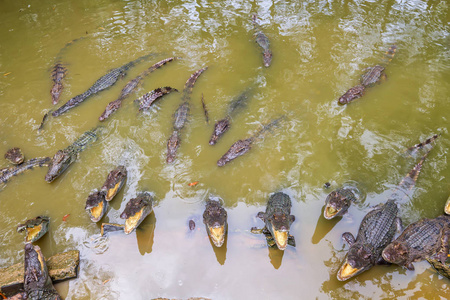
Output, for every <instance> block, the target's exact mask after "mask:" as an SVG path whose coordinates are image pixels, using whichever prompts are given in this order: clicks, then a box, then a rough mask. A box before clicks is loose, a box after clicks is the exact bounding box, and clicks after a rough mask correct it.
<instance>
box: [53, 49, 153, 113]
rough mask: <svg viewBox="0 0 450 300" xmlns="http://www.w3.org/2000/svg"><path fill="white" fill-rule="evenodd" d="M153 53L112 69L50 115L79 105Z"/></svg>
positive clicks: (113, 82) (111, 84)
mask: <svg viewBox="0 0 450 300" xmlns="http://www.w3.org/2000/svg"><path fill="white" fill-rule="evenodd" d="M152 55H153V54H148V55H144V56H142V57H139V58H138V59H136V60H133V61H131V62H129V63H127V64H125V65H123V66H121V67H119V68H116V69H112V70H111V71H110V72H109V73H108V74H106V75H104V76H102V77H101V78H100V79H98V80H97V81H96V82H95V83H94V84H93V85H92V86H91V87H90V88H89V89H88V90H87V91H86V92H84V93H82V94H80V95H77V96H75V97H73V98H72V99H70V100H69V101H67V102H66V103H65V104H64V105H62V106H61V107H60V108H58V109H57V110H55V111H53V112H52V116H54V117H57V116H60V115H61V114H63V113H65V112H67V111H68V110H70V109H72V108H74V107H76V106H78V105H80V104H81V103H82V102H83V101H84V100H86V99H87V98H88V97H90V96H92V95H95V94H97V93H98V92H100V91H103V90H105V89H107V88H109V87H111V86H113V85H114V84H115V83H116V82H117V80H119V78H122V77H124V76H125V75H126V71H127V70H128V69H129V68H131V67H133V66H134V65H136V64H137V63H139V62H140V61H142V60H144V59H146V58H148V57H150V56H152Z"/></svg>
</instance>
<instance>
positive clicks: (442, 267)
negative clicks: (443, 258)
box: [427, 258, 450, 279]
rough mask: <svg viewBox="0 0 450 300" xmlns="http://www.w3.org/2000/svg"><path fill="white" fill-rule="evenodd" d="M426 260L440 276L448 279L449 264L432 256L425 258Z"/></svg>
mask: <svg viewBox="0 0 450 300" xmlns="http://www.w3.org/2000/svg"><path fill="white" fill-rule="evenodd" d="M427 261H428V262H429V263H430V264H431V266H432V267H433V268H434V269H435V270H436V271H437V272H438V273H439V274H441V275H442V276H444V277H447V278H448V279H450V265H448V264H446V263H442V262H440V261H439V260H437V259H434V258H427Z"/></svg>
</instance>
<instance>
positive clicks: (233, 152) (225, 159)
mask: <svg viewBox="0 0 450 300" xmlns="http://www.w3.org/2000/svg"><path fill="white" fill-rule="evenodd" d="M283 118H284V116H282V117H280V118H278V119H275V120H273V121H272V122H270V123H268V124H266V125H264V126H263V127H262V128H261V129H260V130H258V131H257V132H256V133H255V134H253V135H252V136H251V137H249V138H247V139H245V140H238V141H237V142H235V143H234V144H233V145H231V147H230V149H228V151H227V152H226V153H225V154H224V155H223V156H222V157H221V158H220V159H219V160H218V161H217V165H218V166H219V167H222V166H224V165H225V164H227V163H229V162H230V161H232V160H233V159H235V158H237V157H239V156H241V155H244V154H245V153H247V152H248V151H249V150H250V149H251V147H252V145H253V143H254V142H255V141H256V140H257V139H259V138H261V137H262V136H263V134H264V133H265V132H266V131H268V130H270V129H272V127H274V126H275V125H277V124H278V123H279V122H280V121H281V120H282V119H283Z"/></svg>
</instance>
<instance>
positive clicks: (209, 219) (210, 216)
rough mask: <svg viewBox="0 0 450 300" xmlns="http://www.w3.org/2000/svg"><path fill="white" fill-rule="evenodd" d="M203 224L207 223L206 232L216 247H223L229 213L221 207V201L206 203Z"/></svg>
mask: <svg viewBox="0 0 450 300" xmlns="http://www.w3.org/2000/svg"><path fill="white" fill-rule="evenodd" d="M203 223H205V225H206V231H207V233H208V235H209V237H210V239H211V241H212V242H213V243H214V245H215V246H216V247H222V245H223V243H224V241H225V235H226V234H227V229H228V224H227V211H226V210H225V209H224V208H223V207H222V205H220V203H219V201H215V200H211V199H209V200H208V201H207V202H206V208H205V212H204V213H203ZM194 228H195V225H194Z"/></svg>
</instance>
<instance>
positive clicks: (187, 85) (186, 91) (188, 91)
mask: <svg viewBox="0 0 450 300" xmlns="http://www.w3.org/2000/svg"><path fill="white" fill-rule="evenodd" d="M206 69H208V67H204V68H202V69H200V70H198V71H196V72H195V73H193V74H192V75H191V77H189V79H188V80H187V81H186V83H185V84H184V89H183V99H182V100H183V101H187V100H189V98H190V95H191V93H192V88H193V87H194V84H195V82H196V81H197V79H198V77H199V76H200V75H201V74H202V73H203V72H204V71H206Z"/></svg>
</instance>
